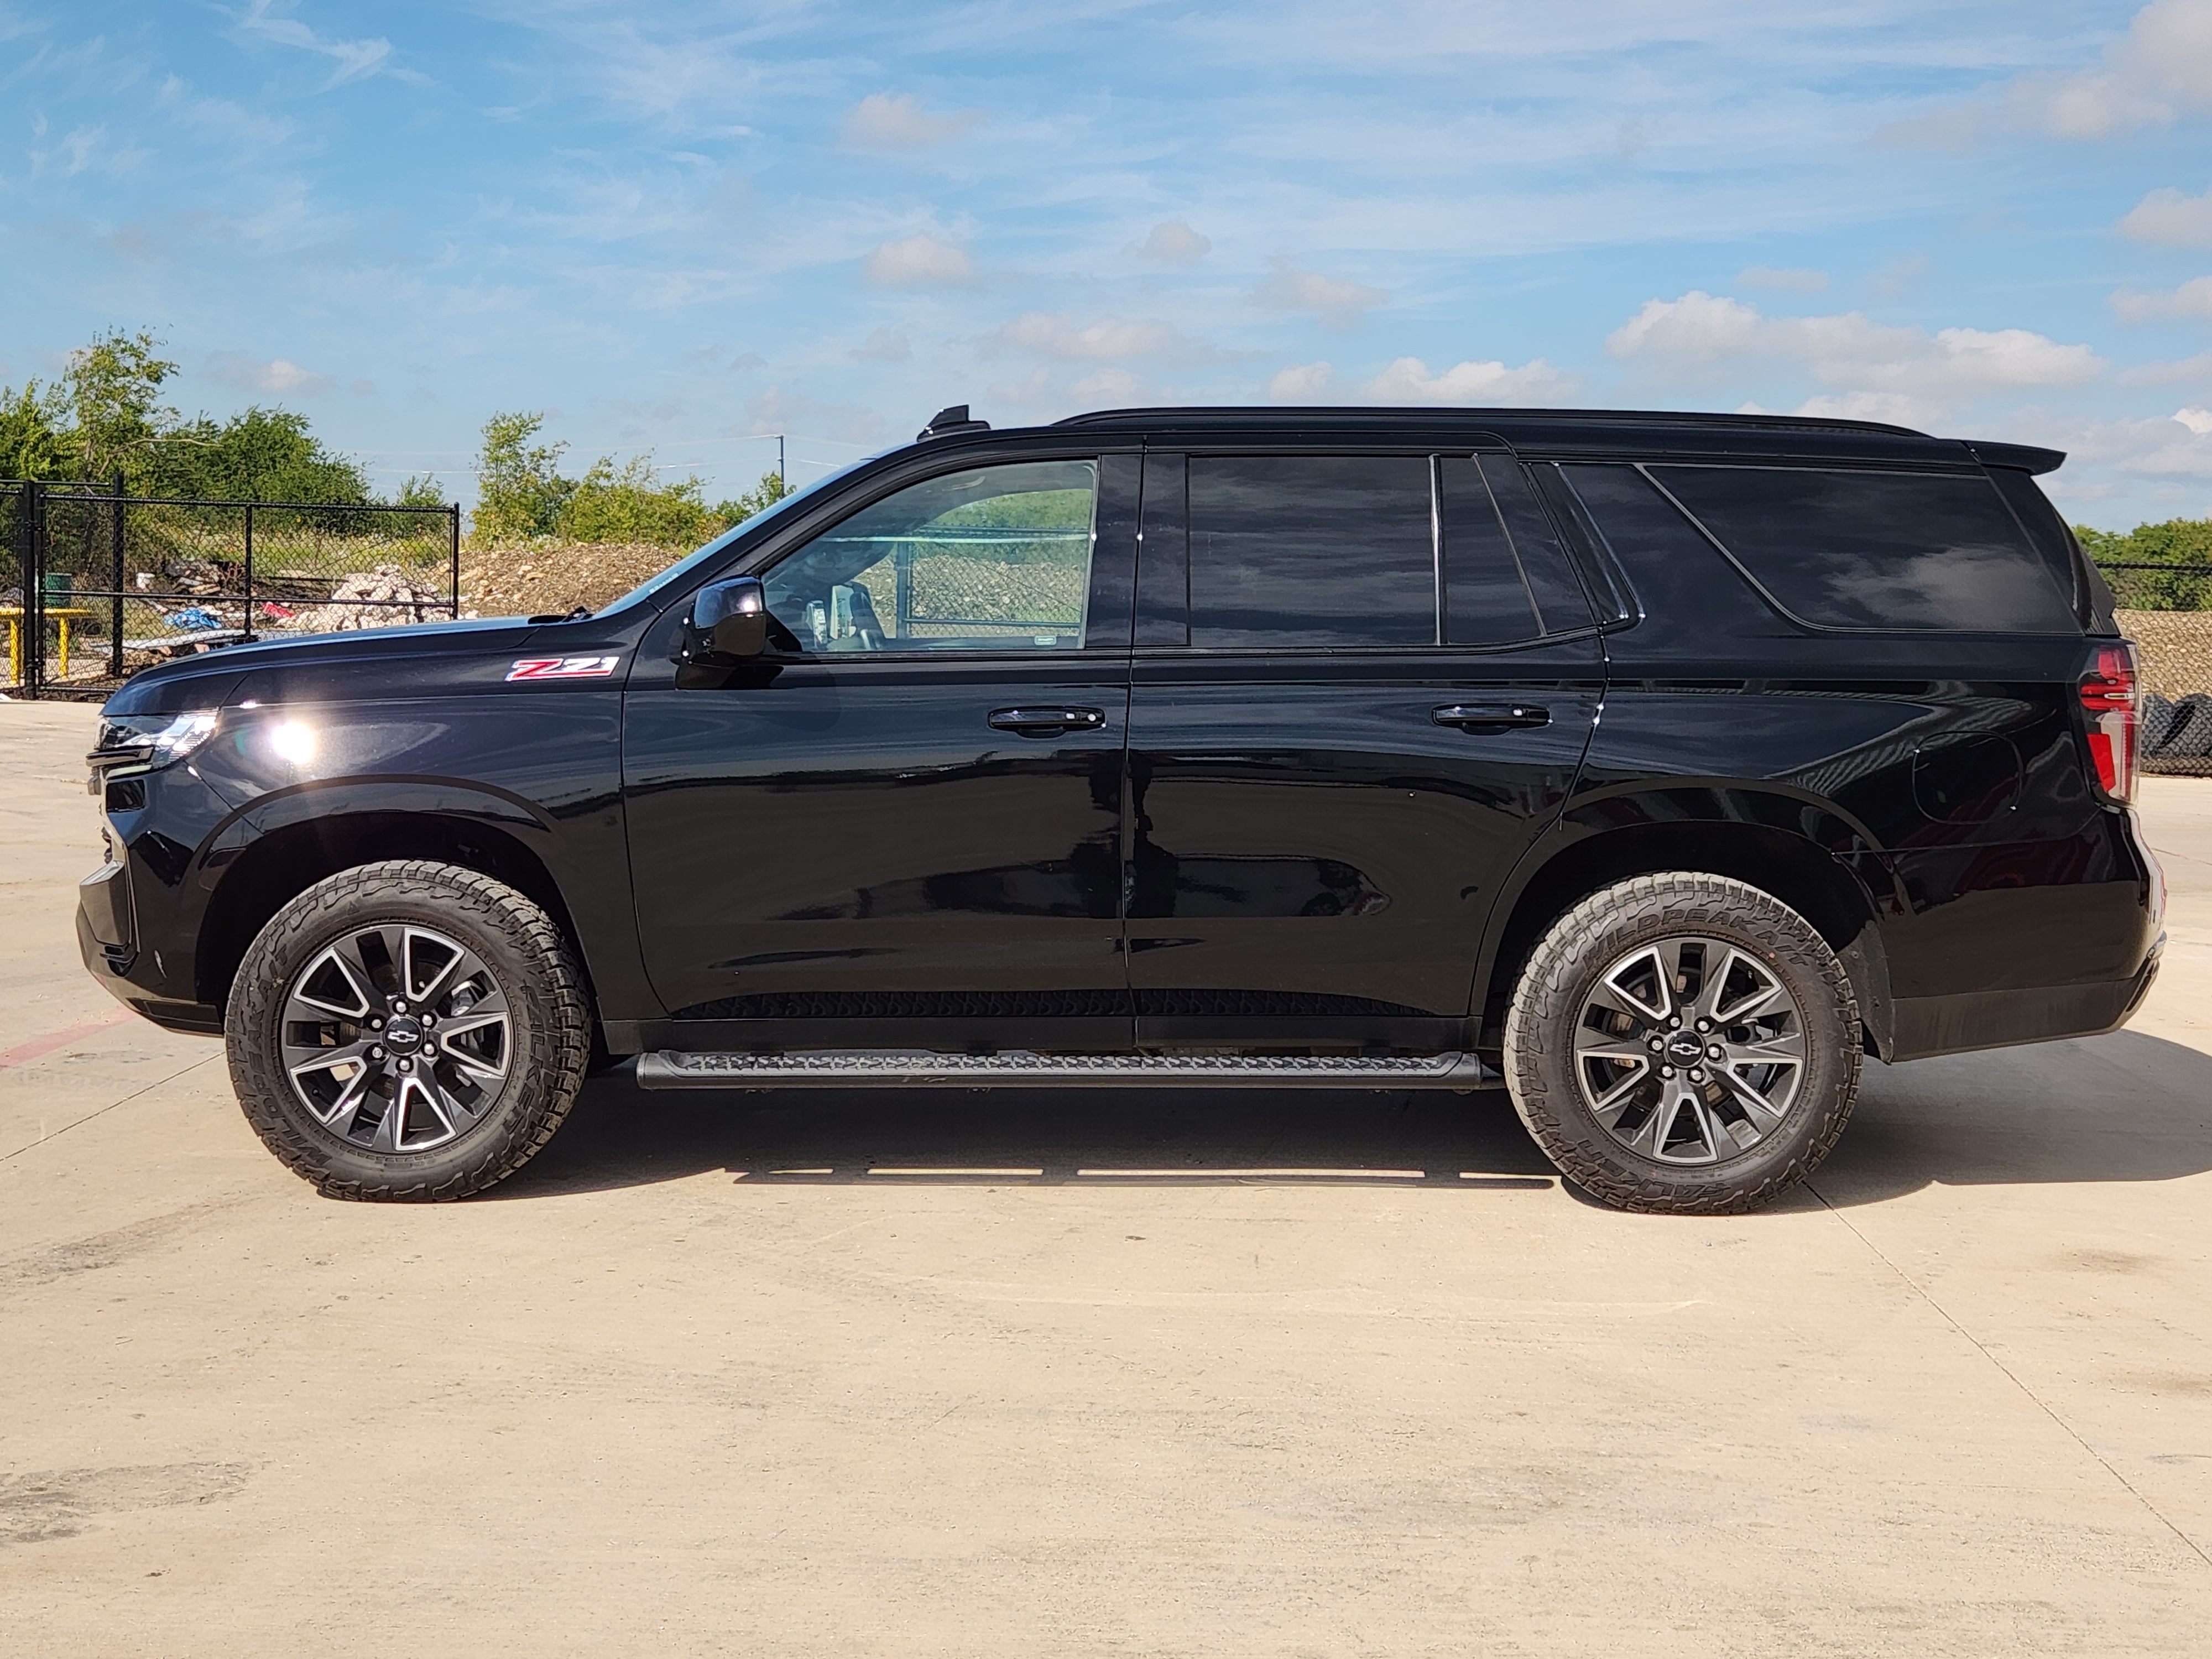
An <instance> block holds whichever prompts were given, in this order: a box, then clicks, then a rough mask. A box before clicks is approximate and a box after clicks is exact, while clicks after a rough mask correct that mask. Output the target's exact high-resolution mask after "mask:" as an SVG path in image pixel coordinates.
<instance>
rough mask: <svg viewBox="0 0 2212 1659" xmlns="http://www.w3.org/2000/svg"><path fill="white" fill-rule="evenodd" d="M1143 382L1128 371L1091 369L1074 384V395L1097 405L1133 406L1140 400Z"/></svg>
mask: <svg viewBox="0 0 2212 1659" xmlns="http://www.w3.org/2000/svg"><path fill="white" fill-rule="evenodd" d="M1144 389H1145V382H1144V380H1142V379H1141V378H1140V377H1139V375H1137V374H1135V373H1133V371H1131V370H1129V369H1126V368H1097V369H1093V370H1092V371H1091V373H1090V374H1086V375H1085V376H1084V377H1083V378H1082V379H1081V380H1078V381H1077V382H1076V383H1075V386H1074V391H1075V394H1076V395H1077V396H1078V397H1079V398H1088V399H1091V400H1092V401H1094V402H1099V403H1116V404H1133V403H1136V402H1139V400H1140V398H1139V394H1141V393H1142V392H1143V391H1144Z"/></svg>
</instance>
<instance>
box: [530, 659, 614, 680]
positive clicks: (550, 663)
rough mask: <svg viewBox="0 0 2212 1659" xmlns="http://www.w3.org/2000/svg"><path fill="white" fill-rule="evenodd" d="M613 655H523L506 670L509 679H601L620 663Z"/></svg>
mask: <svg viewBox="0 0 2212 1659" xmlns="http://www.w3.org/2000/svg"><path fill="white" fill-rule="evenodd" d="M621 661H622V659H621V658H620V657H619V656H613V657H525V658H524V659H522V660H521V661H520V662H518V663H516V664H515V665H514V666H513V667H512V668H510V669H508V670H507V678H508V679H510V680H603V679H605V678H607V677H608V676H609V675H611V674H612V673H613V672H614V671H615V667H616V665H617V664H618V663H620V662H621Z"/></svg>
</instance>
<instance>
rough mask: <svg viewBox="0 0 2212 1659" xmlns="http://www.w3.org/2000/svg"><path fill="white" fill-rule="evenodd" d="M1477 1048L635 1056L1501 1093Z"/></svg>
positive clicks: (683, 1068)
mask: <svg viewBox="0 0 2212 1659" xmlns="http://www.w3.org/2000/svg"><path fill="white" fill-rule="evenodd" d="M1504 1085H1505V1079H1504V1078H1503V1077H1501V1076H1499V1075H1498V1073H1496V1072H1494V1071H1492V1070H1491V1069H1490V1067H1489V1066H1485V1065H1484V1064H1483V1063H1482V1062H1481V1061H1480V1060H1477V1059H1476V1058H1475V1057H1474V1055H1473V1054H1416V1055H1411V1056H1407V1057H1400V1056H1396V1055H1385V1056H1379V1057H1376V1058H1373V1059H1369V1058H1364V1057H1359V1058H1354V1057H1346V1058H1345V1059H1341V1060H1333V1059H1314V1058H1311V1057H1309V1056H1304V1055H1298V1056H1280V1057H1267V1056H1261V1057H1254V1058H1246V1057H1241V1056H1228V1057H1215V1056H1204V1057H1193V1058H1182V1057H1178V1056H1176V1055H1172V1054H882V1053H874V1052H867V1051H853V1052H848V1053H836V1054H678V1053H675V1052H674V1051H672V1050H670V1049H662V1050H661V1051H659V1053H657V1054H640V1055H639V1056H638V1057H637V1086H638V1087H639V1088H641V1089H881V1088H896V1089H1135V1088H1146V1087H1164V1088H1176V1089H1456V1090H1458V1091H1461V1092H1462V1093H1465V1092H1466V1091H1469V1090H1474V1089H1499V1088H1503V1087H1504Z"/></svg>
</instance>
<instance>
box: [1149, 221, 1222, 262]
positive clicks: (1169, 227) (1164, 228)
mask: <svg viewBox="0 0 2212 1659" xmlns="http://www.w3.org/2000/svg"><path fill="white" fill-rule="evenodd" d="M1212 247H1213V243H1212V240H1211V239H1209V238H1207V237H1205V236H1201V235H1200V234H1199V233H1198V232H1196V231H1194V230H1193V229H1192V228H1190V227H1189V225H1188V224H1186V223H1185V222H1183V221H1182V220H1181V219H1163V220H1161V221H1160V222H1159V223H1158V224H1156V225H1154V226H1153V227H1152V234H1151V235H1149V236H1147V237H1146V238H1145V240H1143V241H1142V242H1141V243H1139V245H1138V246H1137V250H1136V251H1137V252H1139V254H1141V255H1142V256H1143V257H1144V258H1147V259H1158V260H1160V261H1162V262H1164V263H1165V264H1178V265H1187V264H1193V263H1194V262H1195V261H1197V260H1200V259H1203V258H1205V257H1206V254H1207V253H1209V252H1212Z"/></svg>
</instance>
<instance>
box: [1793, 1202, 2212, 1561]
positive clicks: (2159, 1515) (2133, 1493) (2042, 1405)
mask: <svg viewBox="0 0 2212 1659" xmlns="http://www.w3.org/2000/svg"><path fill="white" fill-rule="evenodd" d="M1805 1190H1806V1191H1807V1192H1808V1193H1810V1194H1813V1196H1814V1197H1815V1198H1817V1199H1819V1200H1820V1206H1821V1208H1823V1209H1825V1210H1826V1211H1827V1212H1828V1213H1829V1214H1830V1215H1832V1216H1833V1217H1835V1218H1836V1219H1837V1220H1838V1221H1840V1222H1842V1223H1843V1224H1844V1227H1845V1228H1846V1229H1848V1230H1849V1231H1850V1235H1851V1237H1854V1238H1856V1239H1857V1240H1858V1242H1859V1243H1862V1244H1863V1245H1865V1246H1866V1248H1867V1249H1868V1250H1869V1252H1871V1253H1872V1255H1874V1258H1875V1260H1876V1261H1879V1262H1881V1265H1882V1266H1883V1267H1887V1268H1888V1269H1889V1270H1890V1272H1892V1273H1895V1274H1896V1275H1897V1276H1898V1277H1899V1279H1903V1280H1904V1281H1905V1285H1907V1286H1908V1287H1909V1288H1910V1289H1911V1291H1912V1293H1913V1294H1914V1295H1915V1296H1917V1297H1919V1298H1920V1299H1921V1300H1922V1301H1923V1302H1925V1303H1926V1304H1928V1305H1929V1307H1931V1308H1933V1309H1934V1310H1936V1316H1937V1317H1939V1318H1940V1319H1942V1322H1944V1323H1945V1324H1947V1325H1948V1326H1949V1327H1950V1328H1952V1329H1953V1330H1954V1331H1956V1332H1958V1334H1960V1336H1963V1337H1964V1338H1966V1340H1967V1341H1969V1342H1971V1343H1972V1344H1973V1346H1974V1350H1975V1352H1978V1353H1979V1354H1980V1355H1981V1356H1982V1358H1984V1359H1986V1360H1988V1361H1989V1362H1990V1364H1992V1365H1994V1366H1996V1368H1997V1370H1999V1371H2000V1372H2002V1374H2003V1376H2004V1379H2005V1381H2007V1382H2008V1383H2011V1384H2012V1385H2013V1387H2015V1389H2019V1390H2020V1391H2021V1393H2022V1394H2024V1395H2027V1397H2028V1399H2029V1400H2031V1401H2033V1402H2034V1404H2035V1407H2036V1409H2038V1410H2039V1411H2040V1412H2041V1413H2043V1414H2044V1415H2045V1417H2047V1418H2049V1419H2051V1421H2052V1422H2053V1423H2056V1424H2057V1425H2058V1427H2059V1428H2060V1430H2061V1431H2063V1432H2064V1434H2065V1436H2066V1437H2067V1438H2068V1439H2069V1440H2071V1441H2072V1442H2073V1443H2075V1445H2077V1446H2079V1447H2080V1448H2081V1449H2082V1450H2083V1451H2085V1452H2087V1454H2088V1455H2090V1456H2091V1457H2093V1458H2094V1459H2095V1460H2096V1462H2097V1464H2098V1466H2099V1467H2100V1468H2102V1469H2103V1470H2104V1471H2105V1473H2106V1474H2109V1475H2111V1476H2112V1479H2113V1480H2117V1481H2118V1482H2119V1483H2120V1486H2122V1488H2123V1489H2124V1491H2125V1492H2127V1494H2128V1496H2129V1497H2130V1498H2134V1499H2135V1500H2136V1503H2138V1504H2142V1506H2143V1508H2144V1509H2145V1510H2148V1512H2149V1514H2150V1516H2151V1518H2152V1519H2154V1520H2155V1521H2156V1522H2158V1523H2159V1525H2160V1526H2162V1527H2164V1528H2166V1530H2167V1531H2168V1532H2170V1533H2172V1534H2173V1535H2174V1536H2175V1537H2176V1538H2178V1539H2179V1540H2180V1541H2181V1543H2182V1547H2183V1548H2185V1549H2186V1550H2187V1551H2188V1552H2189V1553H2191V1555H2193V1556H2195V1557H2196V1558H2197V1559H2198V1560H2200V1561H2202V1562H2203V1564H2204V1565H2206V1566H2208V1567H2212V1555H2208V1554H2206V1553H2204V1547H2203V1545H2201V1544H2199V1543H2198V1542H2197V1541H2196V1540H2195V1539H2194V1538H2191V1536H2190V1535H2189V1534H2187V1533H2185V1532H2184V1531H2182V1529H2181V1528H2179V1527H2178V1526H2176V1525H2174V1523H2173V1522H2172V1521H2170V1520H2168V1519H2167V1518H2166V1511H2165V1510H2161V1509H2160V1508H2159V1506H2158V1505H2157V1504H2154V1503H2152V1502H2151V1501H2150V1499H2149V1498H2146V1497H2144V1496H2143V1495H2142V1492H2139V1491H2137V1490H2136V1484H2135V1482H2134V1481H2132V1480H2129V1479H2128V1478H2127V1476H2125V1475H2124V1474H2121V1473H2120V1472H2119V1470H2118V1469H2117V1468H2114V1467H2113V1466H2112V1460H2111V1459H2109V1458H2107V1457H2106V1455H2104V1453H2102V1452H2100V1451H2099V1450H2098V1449H2096V1448H2095V1447H2094V1446H2093V1445H2091V1444H2090V1443H2088V1442H2087V1440H2085V1439H2083V1438H2082V1437H2081V1431H2079V1430H2077V1429H2075V1426H2074V1425H2072V1424H2071V1423H2069V1422H2068V1421H2067V1420H2066V1419H2064V1418H2063V1417H2061V1416H2060V1415H2059V1414H2058V1413H2057V1411H2056V1410H2055V1409H2054V1408H2053V1407H2051V1404H2050V1402H2049V1401H2046V1400H2045V1399H2044V1397H2043V1396H2042V1395H2039V1394H2038V1393H2036V1391H2035V1390H2034V1389H2031V1388H2029V1387H2028V1386H2027V1383H2024V1382H2022V1381H2021V1378H2020V1376H2019V1374H2018V1373H2017V1372H2016V1371H2015V1370H2013V1368H2012V1367H2011V1366H2009V1365H2008V1364H2005V1363H2004V1361H2003V1360H2002V1359H2000V1358H1997V1357H1996V1354H1995V1353H1993V1352H1990V1348H1989V1346H1988V1345H1987V1344H1986V1343H1984V1341H1983V1340H1981V1338H1979V1337H1978V1336H1976V1335H1975V1334H1973V1333H1972V1331H1970V1330H1968V1329H1967V1328H1966V1327H1965V1326H1964V1325H1962V1324H1960V1322H1958V1320H1957V1319H1956V1318H1955V1317H1954V1316H1953V1315H1952V1313H1951V1310H1949V1309H1948V1308H1947V1307H1945V1306H1944V1305H1943V1304H1942V1303H1941V1302H1938V1301H1937V1300H1936V1298H1935V1297H1934V1296H1933V1295H1932V1294H1930V1293H1929V1290H1928V1288H1927V1286H1925V1285H1923V1284H1921V1282H1920V1281H1919V1280H1918V1279H1915V1278H1913V1276H1912V1275H1911V1273H1907V1272H1905V1269H1904V1268H1902V1267H1899V1266H1898V1265H1897V1263H1895V1262H1894V1261H1891V1260H1890V1259H1889V1255H1888V1254H1887V1252H1886V1251H1885V1250H1883V1249H1882V1248H1881V1245H1879V1244H1877V1243H1875V1242H1874V1240H1872V1239H1871V1238H1869V1237H1867V1236H1866V1235H1865V1234H1864V1233H1863V1232H1861V1231H1859V1229H1858V1227H1857V1225H1855V1224H1854V1223H1853V1222H1852V1220H1851V1218H1850V1217H1849V1216H1847V1215H1845V1214H1844V1212H1842V1211H1841V1210H1839V1209H1838V1208H1837V1207H1836V1206H1834V1205H1832V1204H1831V1203H1829V1202H1828V1195H1827V1194H1826V1193H1824V1192H1822V1191H1821V1190H1820V1188H1818V1187H1816V1186H1814V1184H1813V1183H1812V1182H1809V1181H1808V1182H1806V1183H1805Z"/></svg>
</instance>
